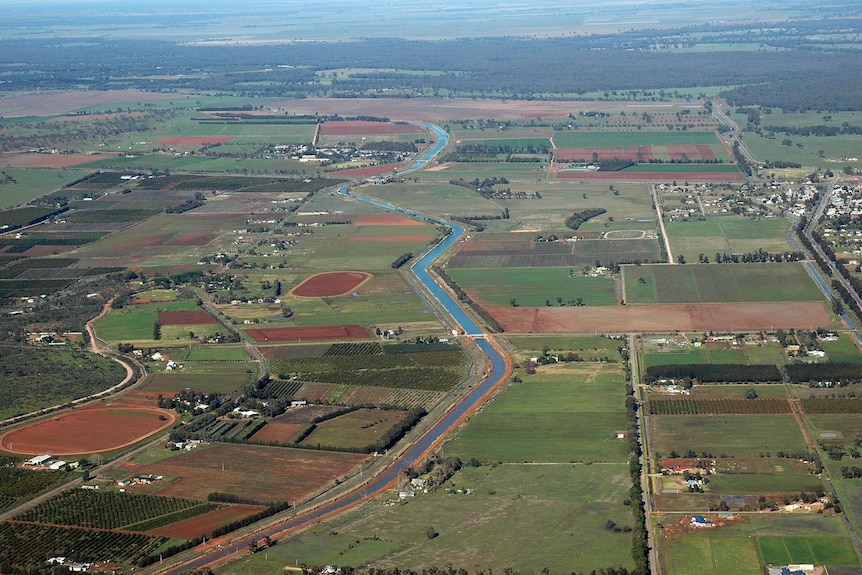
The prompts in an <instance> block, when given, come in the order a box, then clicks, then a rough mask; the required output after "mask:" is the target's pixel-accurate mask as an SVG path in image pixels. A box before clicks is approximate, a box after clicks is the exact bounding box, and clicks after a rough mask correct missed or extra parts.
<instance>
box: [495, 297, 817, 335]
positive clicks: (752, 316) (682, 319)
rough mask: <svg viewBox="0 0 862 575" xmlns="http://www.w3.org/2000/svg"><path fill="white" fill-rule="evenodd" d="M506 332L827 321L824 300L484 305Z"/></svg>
mask: <svg viewBox="0 0 862 575" xmlns="http://www.w3.org/2000/svg"><path fill="white" fill-rule="evenodd" d="M488 311H489V312H490V313H491V314H492V315H493V316H494V317H495V318H496V319H497V321H499V322H500V323H501V324H502V326H503V328H504V329H505V330H506V332H510V333H560V332H575V333H595V332H616V333H630V332H669V331H709V330H720V331H739V330H746V331H748V330H760V329H767V330H768V329H777V328H791V327H792V328H812V327H814V328H816V327H827V326H829V325H831V324H832V321H831V318H830V317H829V312H828V310H827V309H826V304H824V303H812V302H802V303H799V302H793V303H735V304H680V305H626V306H622V305H618V306H612V307H551V308H530V307H518V308H512V307H503V306H497V307H489V308H488Z"/></svg>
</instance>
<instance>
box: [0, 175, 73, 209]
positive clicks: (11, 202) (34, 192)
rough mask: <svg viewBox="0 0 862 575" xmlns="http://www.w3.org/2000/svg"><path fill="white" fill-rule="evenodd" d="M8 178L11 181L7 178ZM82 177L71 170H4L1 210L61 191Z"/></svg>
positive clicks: (0, 189)
mask: <svg viewBox="0 0 862 575" xmlns="http://www.w3.org/2000/svg"><path fill="white" fill-rule="evenodd" d="M7 176H8V178H10V179H9V180H6V179H5V178H6V177H7ZM80 177H81V173H80V172H76V171H70V170H28V169H24V168H2V172H0V181H3V182H4V183H2V184H0V209H3V208H9V207H12V206H17V205H19V204H23V203H25V202H29V201H30V200H32V199H34V198H38V197H39V196H42V195H45V194H48V193H51V192H53V191H54V190H57V189H60V188H62V187H63V186H65V185H66V184H68V183H69V182H72V181H74V180H76V179H78V178H80Z"/></svg>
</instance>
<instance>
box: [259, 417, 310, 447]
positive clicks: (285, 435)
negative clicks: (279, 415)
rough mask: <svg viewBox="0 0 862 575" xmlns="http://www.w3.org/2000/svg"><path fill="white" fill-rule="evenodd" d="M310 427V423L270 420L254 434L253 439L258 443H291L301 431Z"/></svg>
mask: <svg viewBox="0 0 862 575" xmlns="http://www.w3.org/2000/svg"><path fill="white" fill-rule="evenodd" d="M306 427H308V424H303V423H282V422H280V421H270V422H269V423H267V424H266V425H264V426H263V427H262V428H261V430H260V431H258V432H257V433H255V434H254V435H253V436H252V438H251V439H252V441H254V442H256V443H267V442H270V441H272V442H275V443H285V444H287V443H290V442H291V441H293V439H294V438H295V437H296V436H297V435H299V432H300V431H302V430H303V429H305V428H306Z"/></svg>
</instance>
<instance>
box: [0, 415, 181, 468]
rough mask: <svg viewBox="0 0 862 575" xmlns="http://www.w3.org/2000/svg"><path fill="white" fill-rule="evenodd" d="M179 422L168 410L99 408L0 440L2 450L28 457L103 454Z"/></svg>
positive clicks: (38, 424) (54, 419) (36, 425)
mask: <svg viewBox="0 0 862 575" xmlns="http://www.w3.org/2000/svg"><path fill="white" fill-rule="evenodd" d="M161 418H163V419H161ZM176 420H177V415H176V414H175V413H174V412H172V411H169V410H166V409H154V408H146V407H134V408H129V407H116V406H115V407H110V406H106V405H100V406H97V407H91V408H84V409H76V410H73V411H69V412H66V413H62V414H60V415H57V416H55V417H52V418H50V419H45V420H42V421H38V422H36V423H33V424H30V425H27V426H24V427H19V428H17V429H13V430H11V431H7V432H6V433H4V434H3V435H2V436H0V448H2V449H3V450H4V451H8V452H11V453H20V454H26V455H39V454H43V453H47V454H51V455H58V456H59V455H64V456H65V455H86V454H89V453H102V452H106V451H114V450H116V449H120V448H121V447H126V446H128V445H131V444H133V443H135V442H137V441H140V440H141V439H144V438H145V437H147V436H150V435H153V434H154V433H157V432H159V431H161V430H163V429H167V428H168V427H170V426H171V425H173V424H174V421H176Z"/></svg>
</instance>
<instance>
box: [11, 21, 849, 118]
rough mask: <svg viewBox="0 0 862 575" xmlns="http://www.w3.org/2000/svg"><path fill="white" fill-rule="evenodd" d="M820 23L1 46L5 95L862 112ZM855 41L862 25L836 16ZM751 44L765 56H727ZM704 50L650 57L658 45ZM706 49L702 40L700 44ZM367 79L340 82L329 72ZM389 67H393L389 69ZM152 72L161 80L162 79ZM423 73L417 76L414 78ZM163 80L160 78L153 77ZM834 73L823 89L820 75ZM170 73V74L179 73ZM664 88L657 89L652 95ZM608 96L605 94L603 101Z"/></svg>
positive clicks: (845, 67)
mask: <svg viewBox="0 0 862 575" xmlns="http://www.w3.org/2000/svg"><path fill="white" fill-rule="evenodd" d="M824 25H826V24H824V23H818V22H799V23H794V28H793V29H792V30H791V29H782V28H776V29H771V30H769V31H768V33H767V32H766V31H764V30H761V29H758V28H755V27H752V28H744V27H743V28H742V29H740V27H736V28H733V29H727V30H722V29H721V28H720V27H719V28H711V29H710V30H709V31H710V32H711V34H712V35H707V34H705V33H703V32H706V30H705V29H704V30H700V29H696V28H693V29H685V30H678V31H675V32H668V31H665V32H661V33H659V32H653V33H650V32H649V31H646V32H644V31H639V32H628V33H621V34H614V35H591V36H572V37H564V38H545V39H536V38H516V37H501V38H478V39H459V40H439V41H408V40H399V39H366V40H362V41H355V42H338V43H328V42H303V43H291V44H277V45H256V46H244V45H240V46H237V45H231V46H217V45H216V46H208V45H185V44H175V43H171V42H164V41H154V40H106V39H95V38H94V39H91V40H88V41H81V40H80V39H76V40H75V41H72V40H64V39H53V40H4V41H0V64H2V65H5V68H6V72H5V73H4V86H3V87H4V90H31V89H120V88H140V89H145V90H156V91H171V92H172V91H200V90H205V91H213V92H231V93H239V94H242V95H245V96H259V97H263V96H280V97H284V96H295V97H303V96H336V97H359V96H379V95H380V94H383V93H384V91H385V93H386V94H387V95H394V96H399V95H400V96H403V95H408V96H451V95H462V96H478V97H492V98H522V99H551V98H572V99H574V98H578V97H579V96H581V95H583V96H585V97H586V95H587V94H590V97H595V93H596V92H598V93H599V94H601V95H603V97H605V98H608V99H617V98H619V99H623V98H633V97H637V98H641V99H643V98H647V99H648V98H650V97H652V98H654V99H660V94H658V93H657V91H660V90H664V89H667V88H669V87H671V88H672V89H682V88H698V87H705V86H735V87H734V88H732V89H728V90H727V91H725V92H724V93H723V96H724V97H726V98H727V99H728V100H729V101H730V102H731V104H734V105H744V104H763V105H769V106H774V107H777V108H783V109H788V110H801V109H818V110H821V109H822V110H835V111H837V110H850V109H862V58H859V57H858V54H859V53H858V51H856V50H852V49H851V48H841V47H835V46H834V45H831V44H829V43H827V42H826V41H825V40H821V41H818V40H817V39H816V38H814V37H813V36H807V35H805V34H802V33H800V29H810V31H811V33H812V34H813V33H815V32H816V31H818V30H820V28H821V27H822V26H824ZM829 25H830V26H833V30H834V26H841V27H842V29H846V30H851V31H854V32H858V30H859V28H860V27H862V25H860V23H859V22H858V21H855V20H848V21H846V22H845V21H830V23H829ZM740 35H741V36H744V37H746V38H747V40H748V45H753V44H754V43H755V42H756V43H757V46H758V48H756V49H755V48H751V49H749V50H744V51H738V50H737V51H727V49H726V48H724V47H723V46H724V42H732V41H734V39H738V38H737V37H738V36H740ZM695 39H696V42H697V43H698V45H700V46H704V45H706V46H708V48H709V49H707V50H703V51H700V50H699V51H685V50H680V49H676V50H656V49H651V47H653V46H655V45H657V44H660V43H662V42H671V41H673V42H674V45H676V46H685V45H686V44H687V43H692V42H694V41H695ZM705 43H706V44H705ZM341 68H352V69H356V68H361V69H366V70H368V71H364V72H361V73H360V72H358V71H357V72H355V73H352V74H350V75H343V74H342V75H337V74H332V73H330V72H329V71H331V70H334V69H341ZM384 70H386V71H384ZM157 71H158V72H157ZM417 71H420V72H423V73H416V72H417ZM155 73H158V77H154V76H153V75H154V74H155ZM826 73H828V74H829V75H830V79H829V81H824V74H826ZM172 76H173V77H172ZM651 91H656V92H651ZM600 97H602V96H600Z"/></svg>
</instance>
